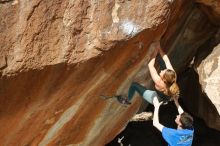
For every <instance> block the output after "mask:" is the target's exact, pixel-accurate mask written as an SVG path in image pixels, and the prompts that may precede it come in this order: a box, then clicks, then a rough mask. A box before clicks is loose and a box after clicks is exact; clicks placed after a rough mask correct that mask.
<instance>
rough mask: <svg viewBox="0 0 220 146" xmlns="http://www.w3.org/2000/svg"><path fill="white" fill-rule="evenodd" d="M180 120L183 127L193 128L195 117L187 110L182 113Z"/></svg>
mask: <svg viewBox="0 0 220 146" xmlns="http://www.w3.org/2000/svg"><path fill="white" fill-rule="evenodd" d="M180 122H181V127H182V128H183V129H192V128H193V117H192V116H191V115H190V114H188V113H186V112H183V113H182V114H181V115H180Z"/></svg>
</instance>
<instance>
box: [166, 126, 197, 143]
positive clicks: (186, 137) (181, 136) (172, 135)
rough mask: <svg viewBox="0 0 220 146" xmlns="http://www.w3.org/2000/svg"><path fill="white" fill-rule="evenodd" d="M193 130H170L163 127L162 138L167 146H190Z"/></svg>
mask: <svg viewBox="0 0 220 146" xmlns="http://www.w3.org/2000/svg"><path fill="white" fill-rule="evenodd" d="M193 132H194V130H193V129H192V130H189V129H172V128H167V127H164V128H163V129H162V136H163V138H164V139H165V140H166V142H167V143H168V146H191V145H192V140H193Z"/></svg>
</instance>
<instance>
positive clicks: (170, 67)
mask: <svg viewBox="0 0 220 146" xmlns="http://www.w3.org/2000/svg"><path fill="white" fill-rule="evenodd" d="M157 49H158V50H159V53H160V56H161V57H162V59H163V61H164V62H165V65H166V68H167V69H171V70H173V71H174V69H173V66H172V64H171V63H170V59H169V57H168V56H167V54H165V53H164V51H163V50H162V48H161V46H160V42H158V44H157Z"/></svg>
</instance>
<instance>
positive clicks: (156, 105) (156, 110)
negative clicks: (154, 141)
mask: <svg viewBox="0 0 220 146" xmlns="http://www.w3.org/2000/svg"><path fill="white" fill-rule="evenodd" d="M153 103H154V116H153V125H154V127H156V128H157V129H158V130H159V131H160V132H162V129H163V127H164V126H163V125H162V124H160V122H159V109H160V105H161V104H162V102H160V103H159V101H158V98H157V97H156V98H154V100H153Z"/></svg>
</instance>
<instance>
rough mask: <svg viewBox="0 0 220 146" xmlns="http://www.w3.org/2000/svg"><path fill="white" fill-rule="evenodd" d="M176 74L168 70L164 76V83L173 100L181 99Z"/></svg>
mask: <svg viewBox="0 0 220 146" xmlns="http://www.w3.org/2000/svg"><path fill="white" fill-rule="evenodd" d="M176 78H177V76H176V72H175V71H173V70H171V69H167V70H166V71H165V73H164V75H163V80H164V83H165V84H166V86H167V95H169V96H171V97H172V98H179V93H180V90H179V86H178V85H177V83H176Z"/></svg>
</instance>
